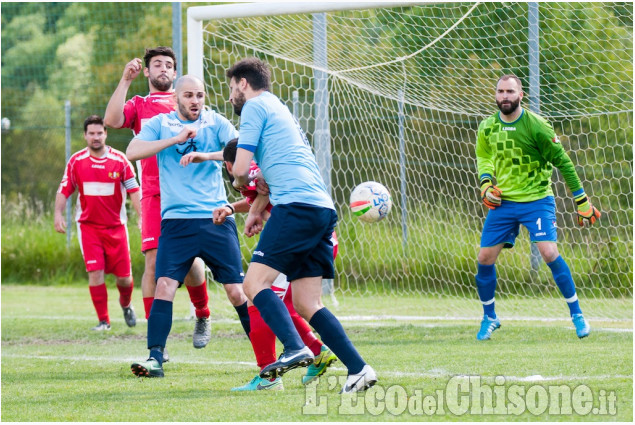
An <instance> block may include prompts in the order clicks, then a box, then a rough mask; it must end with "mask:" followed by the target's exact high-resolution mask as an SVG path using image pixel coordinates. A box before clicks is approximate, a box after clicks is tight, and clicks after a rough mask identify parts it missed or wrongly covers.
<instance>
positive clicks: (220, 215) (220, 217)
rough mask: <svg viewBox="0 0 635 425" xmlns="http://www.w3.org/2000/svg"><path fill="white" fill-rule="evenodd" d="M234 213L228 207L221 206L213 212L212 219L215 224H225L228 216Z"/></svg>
mask: <svg viewBox="0 0 635 425" xmlns="http://www.w3.org/2000/svg"><path fill="white" fill-rule="evenodd" d="M230 215H232V212H231V211H230V210H229V208H227V207H219V208H216V209H215V210H214V212H213V213H212V220H213V221H214V224H223V223H224V222H225V218H227V216H230Z"/></svg>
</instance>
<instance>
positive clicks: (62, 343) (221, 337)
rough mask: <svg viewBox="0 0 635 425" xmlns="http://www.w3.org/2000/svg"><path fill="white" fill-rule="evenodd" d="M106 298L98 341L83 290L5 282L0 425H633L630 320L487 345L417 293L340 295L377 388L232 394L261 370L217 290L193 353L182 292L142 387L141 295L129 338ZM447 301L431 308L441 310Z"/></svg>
mask: <svg viewBox="0 0 635 425" xmlns="http://www.w3.org/2000/svg"><path fill="white" fill-rule="evenodd" d="M109 295H110V300H109V308H110V315H111V322H112V330H111V331H110V332H106V333H96V332H91V331H90V328H91V327H92V326H94V325H96V324H97V319H96V316H95V314H94V311H93V307H92V304H91V302H90V298H89V295H88V289H87V288H86V286H85V285H84V286H64V287H50V286H49V287H38V286H8V285H2V418H1V419H2V420H3V421H32V422H36V421H108V422H115V421H134V422H136V421H140V422H156V421H161V422H192V421H204V422H213V421H227V422H237V421H267V422H269V421H545V420H549V421H579V420H584V421H628V422H631V421H632V420H633V332H632V330H633V323H632V321H626V322H624V321H623V322H617V321H612V322H599V321H591V326H592V328H593V330H592V333H591V335H590V336H589V337H588V338H586V339H583V340H578V338H577V337H576V336H575V332H574V330H573V326H572V325H571V323H570V322H569V321H566V320H562V321H558V320H556V321H531V320H529V321H528V320H524V321H520V320H515V321H511V320H508V321H506V320H505V319H504V317H503V318H502V320H503V322H502V327H501V329H499V330H498V331H496V332H495V333H494V335H493V338H492V340H491V341H487V342H478V341H476V338H475V334H476V331H477V329H478V319H474V320H472V319H460V320H439V319H435V320H431V319H426V318H422V317H416V316H417V315H421V316H423V315H425V311H424V310H423V309H422V307H421V305H422V303H423V300H422V298H420V297H412V298H406V297H403V298H390V299H386V298H381V297H376V298H374V297H344V296H342V297H338V301H339V305H338V306H335V305H333V304H332V303H331V302H329V301H330V300H328V299H326V300H325V302H326V303H327V305H329V307H330V308H331V309H332V310H333V311H334V312H335V314H336V315H337V316H340V317H342V318H343V324H344V327H345V328H346V329H347V332H348V334H349V336H350V337H351V339H352V340H353V342H354V343H355V344H356V346H357V348H358V350H359V351H360V353H361V354H362V355H363V357H364V358H365V359H366V360H367V361H368V362H369V363H370V364H371V365H372V366H373V367H374V368H375V370H376V371H377V374H378V376H379V382H378V384H377V386H375V387H374V388H373V389H372V390H371V391H368V392H367V393H365V394H362V396H360V397H357V398H351V397H341V396H340V395H339V394H338V391H339V388H340V384H341V379H342V378H343V377H345V376H346V371H345V369H344V368H343V366H342V364H341V363H339V362H337V363H335V365H334V367H333V368H331V369H329V371H327V374H326V375H325V376H324V377H323V379H321V380H320V382H319V383H318V384H317V385H314V386H311V387H309V388H305V387H304V386H303V385H302V384H301V380H300V378H301V376H302V374H303V371H302V370H294V371H291V372H289V373H288V374H287V375H285V376H284V378H283V381H284V386H285V390H284V391H282V392H267V391H260V392H253V393H234V392H230V391H229V389H230V388H232V387H234V386H238V385H242V384H244V383H246V382H247V381H248V380H250V379H251V378H252V377H253V376H255V374H256V372H257V368H256V366H255V361H254V356H253V353H252V352H251V346H250V344H249V342H248V340H247V338H246V337H245V335H244V332H243V331H242V328H241V326H240V324H239V323H238V321H237V317H236V314H235V312H234V310H233V308H232V307H231V306H230V305H229V302H228V301H227V300H226V298H225V297H224V295H223V294H222V293H221V292H219V291H217V290H216V289H214V290H212V291H211V306H212V318H213V325H212V341H211V343H210V344H209V345H208V346H207V347H206V348H205V349H202V350H196V349H194V348H193V346H192V341H191V333H192V330H193V326H194V324H193V322H192V321H189V320H186V319H185V317H186V316H187V315H188V313H189V306H188V302H187V292H186V291H185V290H179V291H178V293H177V298H176V300H175V309H174V310H175V321H174V324H173V327H172V332H171V334H170V337H169V339H168V349H169V352H170V356H171V360H170V362H169V363H166V364H165V366H164V369H165V374H166V377H165V378H164V379H143V380H142V379H139V378H136V377H135V376H133V375H132V374H131V372H130V363H132V362H133V361H136V360H144V359H145V358H146V357H147V350H146V347H145V344H146V339H145V331H146V322H145V320H143V319H142V317H143V306H142V303H141V293H140V290H139V289H138V288H137V289H136V290H135V293H134V296H133V303H134V305H135V307H136V309H137V315H138V316H140V317H141V319H140V320H139V321H138V324H137V326H136V327H135V328H132V329H130V328H127V327H126V325H125V323H124V321H123V317H122V314H121V309H120V307H119V306H118V304H117V298H118V294H117V292H116V290H115V289H114V288H113V287H112V286H111V285H109ZM443 303H444V301H443V300H434V304H435V306H436V308H438V309H439V310H441V311H442V310H443ZM447 308H448V309H451V305H449V304H448V306H447ZM371 312H372V314H373V315H374V316H376V317H361V316H369V314H370V313H371ZM382 316H383V317H382ZM404 316H412V317H410V318H407V317H404ZM457 316H460V315H459V314H457ZM470 377H471V378H470ZM479 377H480V378H479ZM552 390H558V391H559V393H556V392H554V391H552ZM554 394H555V395H554ZM558 394H559V395H558ZM563 394H564V395H563ZM567 394H569V396H567ZM501 400H502V401H503V403H498V404H497V401H501ZM589 403H590V404H589ZM488 406H489V407H492V409H491V410H489V407H488Z"/></svg>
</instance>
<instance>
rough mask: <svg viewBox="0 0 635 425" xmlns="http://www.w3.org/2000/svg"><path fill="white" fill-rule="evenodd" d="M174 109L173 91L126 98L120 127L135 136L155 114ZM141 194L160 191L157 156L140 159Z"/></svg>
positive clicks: (148, 194)
mask: <svg viewBox="0 0 635 425" xmlns="http://www.w3.org/2000/svg"><path fill="white" fill-rule="evenodd" d="M175 109H176V102H175V101H174V97H173V93H170V92H156V93H150V94H148V95H147V96H135V97H133V98H132V99H130V100H128V101H127V102H126V104H125V105H124V107H123V115H124V117H125V121H124V123H123V125H122V126H121V128H131V129H132V132H133V133H134V135H135V136H136V135H137V134H139V132H140V131H141V127H143V124H145V123H146V121H148V120H149V119H150V118H152V117H154V116H155V115H159V114H164V113H169V112H172V111H174V110H175ZM140 162H141V169H140V170H139V174H141V176H140V177H141V188H142V191H141V196H142V197H143V198H146V197H148V196H155V195H159V194H160V193H161V190H160V187H159V167H158V165H157V157H156V156H151V157H150V158H144V159H142V160H141V161H140Z"/></svg>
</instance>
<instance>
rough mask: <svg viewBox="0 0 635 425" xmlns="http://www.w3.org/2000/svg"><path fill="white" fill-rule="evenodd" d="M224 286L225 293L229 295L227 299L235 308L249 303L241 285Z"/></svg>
mask: <svg viewBox="0 0 635 425" xmlns="http://www.w3.org/2000/svg"><path fill="white" fill-rule="evenodd" d="M224 286H225V292H226V293H227V298H228V299H229V302H230V303H231V304H232V305H234V306H236V305H242V304H244V303H245V302H247V297H246V296H245V293H244V292H243V287H242V285H241V284H239V283H234V284H229V285H224Z"/></svg>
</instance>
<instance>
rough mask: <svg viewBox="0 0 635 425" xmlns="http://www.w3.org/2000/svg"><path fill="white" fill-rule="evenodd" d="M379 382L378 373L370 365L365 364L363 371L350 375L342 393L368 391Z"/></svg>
mask: <svg viewBox="0 0 635 425" xmlns="http://www.w3.org/2000/svg"><path fill="white" fill-rule="evenodd" d="M376 382H377V374H376V373H375V371H374V370H373V368H372V367H370V366H369V365H366V366H364V368H363V369H362V371H361V372H359V373H357V374H355V375H351V374H349V375H348V378H346V383H345V384H344V386H343V387H342V391H340V393H341V394H346V393H356V392H360V391H366V390H367V389H369V388H370V387H372V386H373V385H375V383H376Z"/></svg>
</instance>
